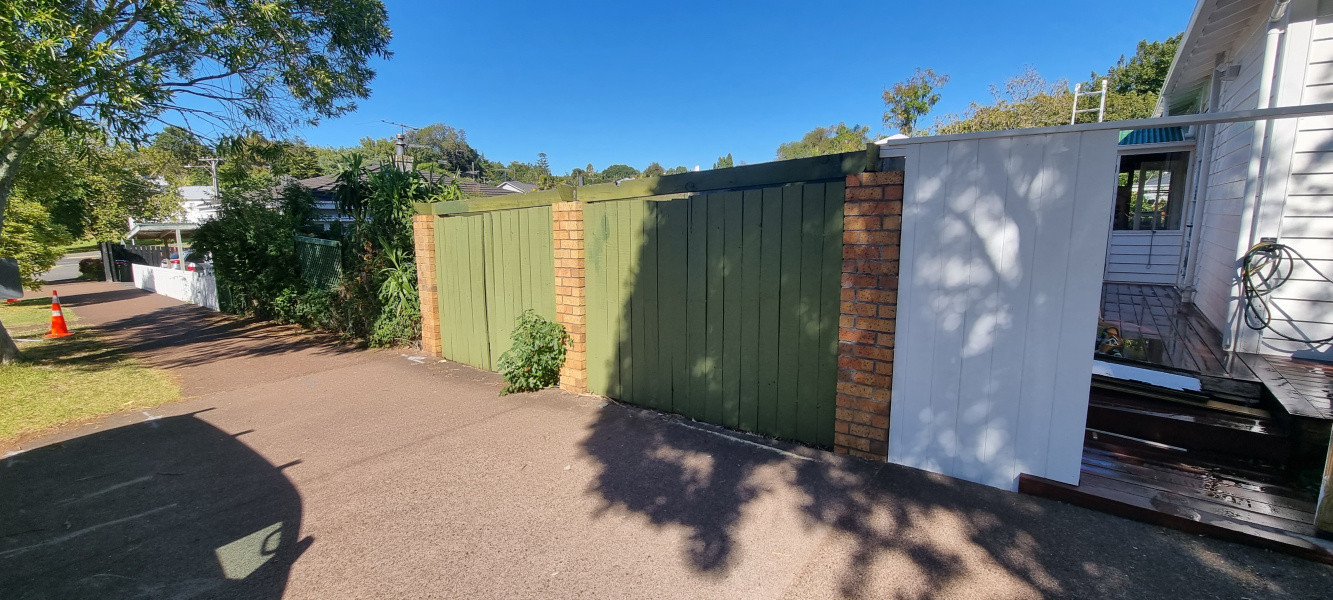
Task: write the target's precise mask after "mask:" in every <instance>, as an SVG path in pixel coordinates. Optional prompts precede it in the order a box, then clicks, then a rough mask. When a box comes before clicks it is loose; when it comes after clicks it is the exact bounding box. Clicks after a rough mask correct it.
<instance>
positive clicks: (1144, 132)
mask: <svg viewBox="0 0 1333 600" xmlns="http://www.w3.org/2000/svg"><path fill="white" fill-rule="evenodd" d="M1183 141H1185V128H1184V127H1154V128H1152V129H1130V130H1126V131H1121V132H1120V145H1121V146H1137V145H1139V144H1165V143H1169V142H1183Z"/></svg>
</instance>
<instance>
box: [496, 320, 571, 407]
mask: <svg viewBox="0 0 1333 600" xmlns="http://www.w3.org/2000/svg"><path fill="white" fill-rule="evenodd" d="M510 339H512V340H513V345H512V346H510V347H509V350H506V351H505V353H504V354H502V355H500V361H499V365H498V366H499V368H500V374H501V375H503V376H504V380H505V387H504V389H502V390H500V395H502V396H503V395H505V394H512V393H514V392H532V391H536V390H540V389H542V388H545V387H550V386H552V385H555V384H556V383H558V382H559V381H560V367H562V366H564V364H565V349H566V344H567V343H568V341H569V334H568V333H565V328H564V326H563V325H561V324H559V323H556V322H554V321H549V320H547V319H545V318H543V317H542V316H541V315H538V314H537V313H536V312H535V311H533V310H532V309H528V310H525V311H523V314H521V315H519V316H518V322H517V323H516V324H515V325H514V331H513V333H511V334H510Z"/></svg>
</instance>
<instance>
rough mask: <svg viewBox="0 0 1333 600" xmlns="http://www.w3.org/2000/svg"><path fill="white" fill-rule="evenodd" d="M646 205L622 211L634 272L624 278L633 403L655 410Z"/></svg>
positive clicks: (627, 205) (632, 204)
mask: <svg viewBox="0 0 1333 600" xmlns="http://www.w3.org/2000/svg"><path fill="white" fill-rule="evenodd" d="M645 204H646V203H645V202H642V201H640V202H627V203H625V206H622V210H623V209H626V208H627V209H628V211H626V212H627V221H626V225H627V226H628V227H629V245H628V249H629V255H630V257H631V261H632V262H631V263H630V264H632V265H634V268H633V269H632V270H631V271H630V272H629V273H627V274H626V284H627V285H628V286H629V313H630V314H629V317H630V336H629V337H630V339H629V342H630V363H631V364H632V365H633V367H632V369H633V371H632V373H633V375H634V396H633V397H634V402H636V403H638V404H641V405H643V406H648V407H655V403H654V402H653V399H652V397H651V396H650V395H649V389H650V386H649V380H651V379H652V366H650V365H649V364H648V359H647V358H648V357H647V354H648V350H647V348H646V345H647V342H648V323H647V316H648V315H647V312H648V311H647V308H646V307H645V306H644V304H645V300H646V298H645V296H647V295H648V294H647V286H648V277H647V274H646V272H647V264H648V261H649V257H648V254H647V248H646V247H645V245H644V235H643V225H644V223H643V221H644V216H643V212H644V205H645Z"/></svg>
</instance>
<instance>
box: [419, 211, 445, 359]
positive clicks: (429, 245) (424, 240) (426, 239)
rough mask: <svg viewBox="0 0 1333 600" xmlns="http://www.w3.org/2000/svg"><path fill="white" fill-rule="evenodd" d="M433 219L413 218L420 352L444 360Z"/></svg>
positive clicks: (420, 216) (426, 216)
mask: <svg viewBox="0 0 1333 600" xmlns="http://www.w3.org/2000/svg"><path fill="white" fill-rule="evenodd" d="M437 219H439V217H436V216H434V215H416V216H413V217H412V237H413V240H414V242H415V245H416V254H417V290H418V293H419V294H420V296H421V350H422V351H423V352H426V353H427V354H430V355H431V356H441V355H442V353H443V351H444V349H443V346H442V345H441V342H440V302H439V299H440V297H439V289H438V288H437V287H436V284H435V221H436V220H437Z"/></svg>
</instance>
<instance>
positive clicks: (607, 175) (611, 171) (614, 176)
mask: <svg viewBox="0 0 1333 600" xmlns="http://www.w3.org/2000/svg"><path fill="white" fill-rule="evenodd" d="M638 176H639V170H638V169H636V168H634V167H631V166H629V165H611V166H609V167H607V168H606V169H604V170H602V172H601V173H600V174H599V175H598V177H599V179H600V180H601V181H602V182H606V183H610V182H612V181H620V180H621V179H634V178H635V177H638Z"/></svg>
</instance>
